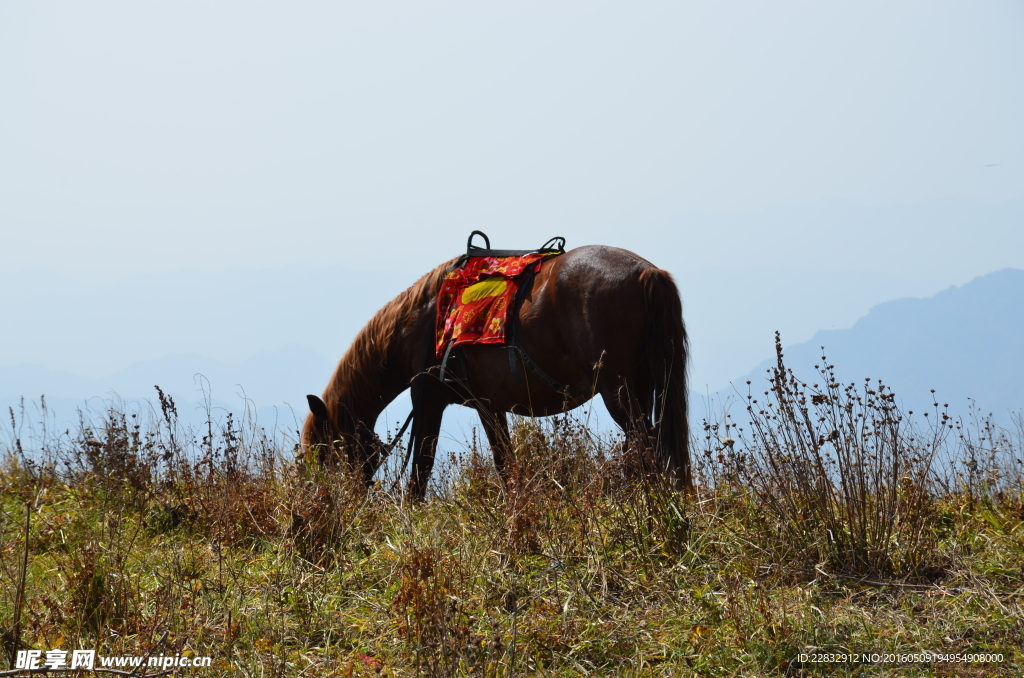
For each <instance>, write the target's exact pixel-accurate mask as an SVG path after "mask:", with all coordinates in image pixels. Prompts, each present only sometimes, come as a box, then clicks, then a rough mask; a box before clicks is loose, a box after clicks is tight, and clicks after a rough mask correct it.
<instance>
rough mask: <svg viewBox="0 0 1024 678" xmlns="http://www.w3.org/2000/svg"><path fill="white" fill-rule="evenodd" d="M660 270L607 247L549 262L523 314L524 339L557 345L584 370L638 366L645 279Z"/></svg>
mask: <svg viewBox="0 0 1024 678" xmlns="http://www.w3.org/2000/svg"><path fill="white" fill-rule="evenodd" d="M658 270H659V269H658V268H657V267H656V266H654V265H653V264H652V263H651V262H649V261H647V260H646V259H644V258H642V257H640V256H638V255H636V254H634V253H632V252H630V251H628V250H624V249H619V248H617V247H608V246H603V245H588V246H584V247H578V248H576V249H573V250H570V251H568V252H566V253H565V254H564V255H562V256H560V257H557V258H555V259H553V260H552V261H550V262H546V263H545V264H544V266H543V267H542V269H541V272H540V273H538V274H537V277H536V280H535V281H534V285H533V288H532V289H531V290H530V291H529V294H528V295H527V297H526V299H525V300H524V303H523V307H522V309H521V314H520V318H521V322H522V323H523V330H524V338H527V339H529V338H530V337H531V335H532V336H533V337H536V340H537V341H540V340H541V339H540V338H541V337H542V336H543V337H546V338H547V341H548V342H557V343H558V344H559V346H558V348H560V349H561V351H563V352H564V354H566V355H571V356H572V358H573V360H574V362H576V363H577V364H579V365H581V366H582V365H589V364H592V363H594V362H595V361H598V360H602V359H603V358H602V356H604V357H608V358H613V359H616V360H619V361H625V362H629V363H632V362H633V359H634V358H638V357H639V356H637V355H636V347H640V346H642V345H643V341H642V338H643V337H644V335H645V328H646V325H647V322H646V318H647V316H646V313H647V308H646V307H647V303H646V299H645V290H644V285H643V280H642V278H643V276H644V272H645V271H658ZM552 330H554V331H552ZM545 343H547V342H545ZM551 348H555V347H554V346H552V347H551ZM626 351H628V353H629V355H628V356H627V355H624V352H626Z"/></svg>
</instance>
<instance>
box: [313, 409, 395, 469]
mask: <svg viewBox="0 0 1024 678" xmlns="http://www.w3.org/2000/svg"><path fill="white" fill-rule="evenodd" d="M306 400H307V401H308V402H309V415H308V416H307V417H306V423H305V424H304V425H303V427H302V449H303V451H304V452H307V453H308V454H311V455H315V456H316V458H317V459H318V460H319V461H320V463H321V464H322V465H324V466H335V465H337V464H338V462H339V461H344V462H345V463H347V464H348V465H349V467H350V468H353V469H359V470H360V471H361V472H362V474H363V480H364V481H365V482H366V484H367V485H369V484H370V481H371V479H372V478H373V474H374V473H376V472H377V469H378V468H379V467H380V465H381V464H382V463H383V462H384V458H385V456H386V453H385V448H384V444H383V443H381V441H380V438H378V437H377V434H375V433H374V432H373V431H371V430H370V429H369V428H368V427H367V426H366V425H365V424H364V423H363V422H361V421H359V420H357V419H356V418H355V417H354V416H351V415H348V414H342V415H340V416H332V414H331V412H330V410H329V409H328V408H327V405H326V404H325V403H324V401H323V400H321V399H320V398H318V397H317V396H315V395H308V396H306Z"/></svg>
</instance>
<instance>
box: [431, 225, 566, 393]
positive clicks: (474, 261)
mask: <svg viewBox="0 0 1024 678" xmlns="http://www.w3.org/2000/svg"><path fill="white" fill-rule="evenodd" d="M476 236H480V237H481V238H483V241H484V247H479V246H476V245H474V244H473V239H474V238H475V237H476ZM564 253H565V238H562V237H555V238H551V239H550V240H548V241H547V242H546V243H544V244H543V245H541V247H539V248H538V249H535V250H495V249H491V241H490V239H489V238H488V237H487V235H486V234H484V233H483V232H482V231H473V232H472V233H471V234H470V236H469V240H468V241H467V242H466V253H465V254H464V255H462V256H461V257H460V258H459V259H458V261H457V262H456V264H455V268H454V269H453V270H452V271H451V272H450V273H449V274H448V275H447V276H446V277H445V279H444V281H443V282H442V284H441V291H440V293H439V294H438V298H437V320H436V324H435V333H436V336H435V346H434V348H435V357H436V358H442V360H441V374H440V378H441V381H443V382H446V383H455V384H465V383H466V371H465V366H464V365H463V366H462V369H461V370H460V371H461V372H462V374H461V375H455V374H453V372H454V371H453V370H451V369H450V367H449V362H450V361H451V360H453V359H454V360H455V361H456V362H461V360H460V358H459V356H458V353H457V352H455V351H454V349H455V348H456V347H458V346H463V345H467V344H498V345H504V346H508V347H509V365H510V368H511V370H512V374H513V376H514V377H515V379H516V381H520V382H521V381H522V375H521V374H520V372H519V365H518V360H517V357H518V358H520V359H522V361H523V364H524V365H526V368H527V369H528V370H530V372H532V373H533V374H534V375H535V376H536V377H538V378H539V379H540V380H541V381H543V382H544V383H546V384H547V385H548V386H551V387H552V388H553V389H555V390H556V391H558V392H560V393H564V394H566V395H569V394H570V391H571V389H570V387H569V386H567V385H565V384H562V383H560V382H558V381H555V380H554V379H552V378H551V377H550V376H548V375H547V374H545V373H544V371H543V370H541V369H540V367H539V366H537V364H536V363H534V362H533V360H532V359H531V358H530V356H529V355H528V354H527V353H526V351H525V350H524V349H523V347H522V345H521V344H520V343H519V341H518V340H517V338H516V335H515V317H516V310H517V308H518V306H519V302H520V300H521V298H522V295H523V293H524V292H525V290H526V289H527V287H528V286H529V284H530V281H531V280H532V278H533V276H534V275H535V274H536V273H537V271H539V270H540V267H541V265H542V264H543V263H544V261H545V260H547V259H549V258H552V257H556V256H559V255H561V254H564Z"/></svg>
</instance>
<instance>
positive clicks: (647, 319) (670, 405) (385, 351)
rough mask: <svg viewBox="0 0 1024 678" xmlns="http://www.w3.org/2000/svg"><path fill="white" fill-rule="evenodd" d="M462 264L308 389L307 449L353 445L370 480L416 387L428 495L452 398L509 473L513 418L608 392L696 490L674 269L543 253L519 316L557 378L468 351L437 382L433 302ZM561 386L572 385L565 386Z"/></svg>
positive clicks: (418, 454)
mask: <svg viewBox="0 0 1024 678" xmlns="http://www.w3.org/2000/svg"><path fill="white" fill-rule="evenodd" d="M456 261H457V260H452V261H449V262H447V263H445V264H442V265H441V266H439V267H437V268H435V269H434V270H433V271H431V272H430V273H428V274H426V275H425V276H423V278H421V279H420V280H419V281H418V282H417V283H416V284H414V285H413V286H412V287H410V288H409V289H407V290H406V291H405V292H403V293H401V294H400V295H398V297H396V298H395V299H394V300H392V301H391V302H390V303H388V304H387V305H386V306H384V308H382V309H381V310H380V311H378V312H377V314H376V315H375V316H374V317H373V318H372V319H371V320H370V322H369V323H368V324H367V325H366V327H364V328H363V329H362V330H361V331H360V332H359V334H358V335H357V336H356V338H355V340H354V341H353V342H352V345H351V346H350V347H349V349H348V351H346V352H345V355H344V356H343V357H342V359H341V361H340V362H339V363H338V367H337V368H336V369H335V371H334V374H333V376H332V377H331V380H330V382H329V383H328V384H327V388H326V389H325V390H324V393H323V398H322V399H321V398H317V397H316V396H313V395H311V396H308V400H309V405H310V414H309V416H308V417H307V419H306V423H305V426H304V428H303V433H302V442H303V445H304V447H305V449H314V450H317V452H318V454H319V455H320V459H321V460H322V461H329V460H330V459H331V454H330V450H331V449H338V448H340V449H341V450H344V453H345V454H346V455H347V458H348V461H349V463H351V464H353V465H354V466H355V467H357V468H360V469H361V470H362V473H363V475H364V479H365V480H366V482H367V483H369V482H370V479H371V478H372V477H373V474H374V473H375V472H376V471H377V468H378V467H379V466H380V465H381V464H382V463H383V461H384V458H385V456H386V451H385V450H384V448H383V446H382V444H381V443H380V441H379V440H378V439H377V437H376V436H375V435H374V434H373V432H372V430H373V427H374V425H375V423H376V421H377V417H378V415H380V413H381V412H382V411H383V410H384V407H385V406H387V404H388V403H390V402H391V401H392V400H394V399H395V398H396V397H397V396H398V395H399V394H401V393H402V391H404V390H405V389H407V388H410V387H411V389H412V400H413V403H414V413H415V417H414V419H413V424H412V437H411V440H410V443H409V445H410V451H411V454H412V458H413V470H412V474H411V477H410V480H409V493H410V494H411V496H413V497H415V498H422V497H423V495H424V493H425V491H426V486H427V480H428V478H429V476H430V471H431V469H432V468H433V465H434V453H435V450H436V448H437V438H438V435H439V433H440V429H441V415H442V413H443V412H444V410H445V408H446V407H447V406H448V405H452V404H456V403H458V404H464V405H468V406H471V407H474V408H475V409H476V410H477V411H478V412H479V414H480V419H481V422H482V423H483V427H484V431H485V433H486V434H487V439H488V441H489V442H490V446H491V452H492V454H493V456H494V464H495V466H496V468H497V470H498V472H499V474H502V473H503V469H504V464H505V461H506V458H507V456H508V454H509V453H510V450H511V444H510V438H509V432H508V421H507V418H506V413H507V412H512V413H516V414H525V415H531V416H544V415H550V414H558V413H561V412H566V411H567V410H570V409H572V408H574V407H577V406H579V405H581V404H583V403H584V402H586V401H588V400H590V398H592V397H593V396H594V395H595V394H597V393H600V394H601V397H602V398H603V399H604V403H605V406H606V407H607V408H608V412H609V413H610V414H611V416H612V418H613V419H614V420H615V422H616V423H617V424H618V425H619V426H621V427H622V429H623V430H624V431H625V433H626V437H627V440H635V441H640V442H641V443H642V444H645V445H653V447H654V449H655V452H656V456H655V458H656V459H657V460H658V463H659V464H660V465H661V467H662V469H663V471H665V472H666V473H667V474H669V477H670V478H671V479H672V481H673V483H674V484H675V486H676V487H678V488H680V489H682V488H688V487H689V486H690V458H689V428H688V423H687V394H688V392H687V381H686V380H687V373H686V372H687V366H686V361H687V355H688V348H687V337H686V329H685V327H684V325H683V316H682V304H681V302H680V300H679V292H678V291H677V289H676V286H675V283H674V282H673V281H672V278H671V276H670V275H669V274H668V273H667V272H666V271H663V270H661V269H659V268H657V267H655V266H654V265H653V264H651V263H650V262H648V261H646V260H644V259H642V258H640V257H639V256H637V255H635V254H633V253H632V252H628V251H626V250H621V249H617V248H614V247H603V246H596V245H594V246H587V247H579V248H577V249H574V250H570V251H569V252H566V253H565V254H563V255H561V256H557V257H552V258H550V259H546V260H545V261H544V263H543V265H542V266H541V268H540V270H539V271H538V272H537V273H536V274H535V275H534V277H533V278H532V280H530V281H529V282H527V283H526V285H525V287H524V289H523V290H522V295H521V300H520V302H519V305H518V308H513V309H511V310H510V315H511V317H510V320H511V321H512V322H514V323H515V330H514V332H515V336H516V339H517V341H518V343H519V344H520V345H521V347H522V349H523V350H524V352H525V355H526V357H525V358H517V360H523V359H525V360H529V359H531V358H532V360H533V362H534V363H535V365H536V366H537V367H539V368H540V370H541V371H542V372H543V373H546V374H547V375H549V379H547V380H542V379H541V378H539V377H538V376H537V375H536V374H535V373H534V372H533V371H531V370H522V369H521V368H515V367H513V364H512V362H511V361H510V359H509V351H510V348H509V347H508V346H498V345H493V344H491V345H466V346H462V347H460V348H459V351H461V358H460V360H459V361H458V363H459V365H457V366H455V367H453V365H452V362H449V364H448V366H447V368H446V369H448V370H450V371H452V372H458V376H459V377H461V378H462V379H461V380H460V383H452V382H451V381H449V380H447V379H446V380H445V381H442V380H441V378H440V377H441V376H442V375H441V374H440V372H441V369H440V363H441V361H440V360H438V359H436V358H435V357H434V351H433V345H434V344H433V342H434V327H435V322H436V313H437V296H438V293H439V290H440V287H441V282H442V280H443V279H444V277H445V276H446V275H447V274H448V273H449V272H450V271H451V270H452V269H453V267H454V266H455V265H456ZM522 364H523V363H522V362H519V363H518V365H522ZM553 381H557V382H560V383H561V384H563V385H565V386H568V387H569V388H567V389H565V391H567V393H566V392H559V391H558V390H556V388H555V387H554V386H553V385H552V383H551V382H553ZM335 444H337V447H335ZM502 477H504V476H502Z"/></svg>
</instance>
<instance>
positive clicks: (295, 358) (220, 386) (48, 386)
mask: <svg viewBox="0 0 1024 678" xmlns="http://www.w3.org/2000/svg"><path fill="white" fill-rule="evenodd" d="M333 367H334V363H333V362H332V361H330V360H327V359H325V358H323V357H322V356H320V355H319V354H317V353H316V352H314V351H313V350H311V349H309V348H306V347H304V346H301V345H298V344H288V345H285V346H283V347H281V348H279V349H277V350H273V351H263V352H261V353H258V354H256V355H255V356H253V357H251V358H249V359H248V360H244V361H242V362H240V363H237V364H234V365H228V364H225V363H223V362H220V361H218V360H215V359H213V358H208V357H205V356H202V355H199V354H195V353H169V354H167V355H165V356H163V357H162V358H157V359H154V360H144V361H140V362H137V363H134V364H132V365H131V366H129V367H127V368H125V369H122V370H119V371H117V372H115V373H114V374H111V375H110V376H108V377H104V378H101V379H89V378H87V377H82V376H78V375H75V374H70V373H68V372H62V371H59V370H52V369H49V368H46V367H41V366H39V365H16V366H6V365H0V405H2V406H3V407H4V408H5V409H6V408H7V407H14V408H15V409H18V408H19V407H20V401H21V398H22V397H24V398H25V399H26V400H27V401H34V402H36V403H38V401H39V398H40V396H43V395H45V396H46V401H47V406H48V408H49V409H50V410H51V412H54V413H56V415H57V416H58V420H59V422H62V423H61V425H62V426H66V425H68V422H69V421H72V420H73V419H74V413H75V411H76V410H77V409H79V408H84V407H88V408H89V409H90V410H92V411H93V412H96V411H97V410H102V409H104V407H105V405H104V402H105V401H106V400H109V399H118V400H121V401H128V402H131V401H147V400H148V401H150V402H152V403H155V402H156V401H157V398H156V390H155V389H154V385H158V386H160V387H161V388H162V389H163V390H164V391H165V392H166V393H168V394H170V395H171V396H172V397H173V398H174V399H175V400H176V401H177V402H178V404H179V407H178V411H179V413H180V414H181V417H182V419H183V420H187V421H189V422H191V423H195V422H197V421H200V420H202V419H203V418H205V411H204V410H205V404H204V403H205V402H207V401H209V403H210V405H211V407H213V408H214V409H217V410H218V411H222V412H227V411H231V412H234V413H236V415H237V414H238V413H240V412H243V411H245V408H246V402H245V401H244V400H243V397H244V398H245V399H248V407H249V408H250V409H252V410H253V411H256V412H260V413H261V416H260V418H261V419H264V420H266V419H268V418H269V419H274V418H280V416H279V415H281V413H287V416H285V417H284V418H285V419H287V420H288V421H287V422H286V423H287V425H288V428H289V429H292V428H294V422H293V421H291V420H292V419H294V417H293V416H292V414H291V412H290V411H289V406H290V407H291V408H292V409H293V410H294V411H295V412H296V414H297V415H298V417H299V419H301V418H302V417H304V416H305V412H306V397H305V396H306V394H307V393H320V391H322V390H323V387H324V386H325V385H326V383H327V380H328V378H329V377H330V374H331V370H332V369H333ZM275 408H276V409H275Z"/></svg>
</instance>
